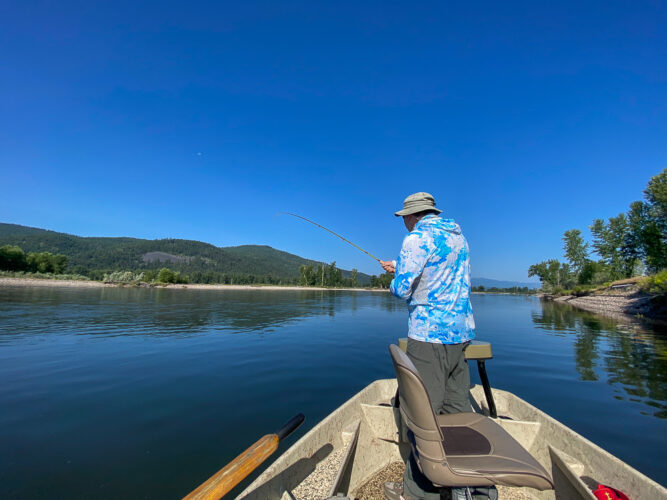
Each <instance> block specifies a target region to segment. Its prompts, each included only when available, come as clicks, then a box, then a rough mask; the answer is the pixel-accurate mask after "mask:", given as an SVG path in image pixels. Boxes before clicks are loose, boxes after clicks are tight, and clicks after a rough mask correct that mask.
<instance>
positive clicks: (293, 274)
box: [0, 223, 539, 288]
mask: <svg viewBox="0 0 667 500" xmlns="http://www.w3.org/2000/svg"><path fill="white" fill-rule="evenodd" d="M3 245H16V246H19V247H21V248H22V249H23V250H24V251H25V252H26V253H27V252H50V253H53V254H64V255H66V256H67V259H68V272H73V273H78V274H85V275H88V276H98V275H100V273H103V272H109V271H118V270H133V271H139V270H142V269H152V270H155V269H160V268H161V267H169V268H170V269H172V270H175V271H180V272H183V273H185V274H192V273H217V274H223V273H224V274H237V275H239V274H244V275H254V276H258V277H265V276H271V277H272V278H273V279H280V278H285V279H288V280H294V279H296V278H298V276H299V267H300V266H301V265H304V264H305V265H312V266H317V265H319V264H322V262H317V261H315V260H310V259H304V258H302V257H299V256H298V255H294V254H291V253H288V252H283V251H281V250H276V249H275V248H271V247H270V246H266V245H241V246H235V247H216V246H214V245H211V244H209V243H203V242H201V241H193V240H181V239H162V240H145V239H140V238H125V237H118V238H111V237H81V236H74V235H71V234H66V233H58V232H55V231H49V230H46V229H39V228H34V227H27V226H21V225H18V224H4V223H0V246H3ZM349 275H350V271H348V270H343V276H345V277H347V276H349ZM358 280H359V283H360V284H368V283H369V282H370V276H369V275H367V274H364V273H358ZM472 285H473V286H480V285H481V286H484V287H486V288H491V287H497V288H510V287H515V286H518V287H524V286H527V287H529V288H539V285H538V284H535V283H519V282H514V281H498V280H492V279H487V278H472Z"/></svg>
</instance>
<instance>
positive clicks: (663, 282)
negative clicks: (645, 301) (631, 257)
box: [639, 269, 667, 293]
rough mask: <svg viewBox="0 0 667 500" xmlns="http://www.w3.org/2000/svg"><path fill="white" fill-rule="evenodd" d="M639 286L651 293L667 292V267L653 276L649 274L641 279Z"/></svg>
mask: <svg viewBox="0 0 667 500" xmlns="http://www.w3.org/2000/svg"><path fill="white" fill-rule="evenodd" d="M639 287H640V288H641V289H642V290H644V291H645V292H649V293H667V269H663V270H662V271H660V272H659V273H658V274H654V275H653V276H647V277H646V278H644V279H643V280H642V281H641V284H640V285H639Z"/></svg>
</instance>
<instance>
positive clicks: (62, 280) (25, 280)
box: [0, 272, 537, 295]
mask: <svg viewBox="0 0 667 500" xmlns="http://www.w3.org/2000/svg"><path fill="white" fill-rule="evenodd" d="M3 274H4V275H3ZM9 274H11V273H6V272H5V273H2V274H0V286H12V285H13V286H38V287H73V288H76V287H78V288H86V287H88V288H100V287H106V288H170V289H176V290H179V289H186V290H187V289H192V290H314V291H318V290H319V291H352V292H387V293H388V292H389V288H386V287H321V286H304V285H270V284H252V285H249V284H236V285H234V284H226V283H212V284H206V283H145V282H132V283H128V282H120V281H119V282H111V281H106V282H105V281H95V280H91V279H89V278H86V277H85V276H80V277H78V278H74V277H68V275H62V276H59V275H51V276H49V275H25V274H24V275H22V276H10V275H9ZM472 293H474V294H500V295H535V294H537V290H533V289H530V290H528V291H524V289H523V288H517V287H513V288H490V289H485V288H484V287H483V286H482V287H473V290H472Z"/></svg>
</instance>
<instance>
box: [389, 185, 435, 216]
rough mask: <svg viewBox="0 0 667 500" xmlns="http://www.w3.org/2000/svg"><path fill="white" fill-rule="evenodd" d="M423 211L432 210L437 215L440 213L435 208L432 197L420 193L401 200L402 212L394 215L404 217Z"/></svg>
mask: <svg viewBox="0 0 667 500" xmlns="http://www.w3.org/2000/svg"><path fill="white" fill-rule="evenodd" d="M424 210H433V211H434V212H435V213H437V214H439V213H441V212H442V210H439V209H437V208H435V199H434V198H433V196H432V195H431V194H429V193H424V192H423V191H422V192H419V193H414V194H411V195H410V196H408V197H407V198H406V199H405V200H403V210H399V211H398V212H396V213H395V214H394V215H395V216H396V217H402V216H404V215H410V214H416V213H418V212H423V211H424Z"/></svg>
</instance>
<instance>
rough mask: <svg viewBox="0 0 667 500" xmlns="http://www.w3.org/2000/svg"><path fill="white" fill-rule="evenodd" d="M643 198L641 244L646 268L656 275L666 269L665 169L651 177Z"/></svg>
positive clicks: (666, 170)
mask: <svg viewBox="0 0 667 500" xmlns="http://www.w3.org/2000/svg"><path fill="white" fill-rule="evenodd" d="M644 197H645V198H646V203H645V204H644V205H645V219H644V227H643V233H642V244H643V247H644V253H645V260H646V267H647V268H648V270H649V271H650V272H653V273H656V272H658V271H660V270H661V269H665V268H667V168H665V169H664V170H663V171H662V172H661V173H659V174H658V175H656V176H654V177H651V180H650V181H649V183H648V186H647V187H646V190H644Z"/></svg>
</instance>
